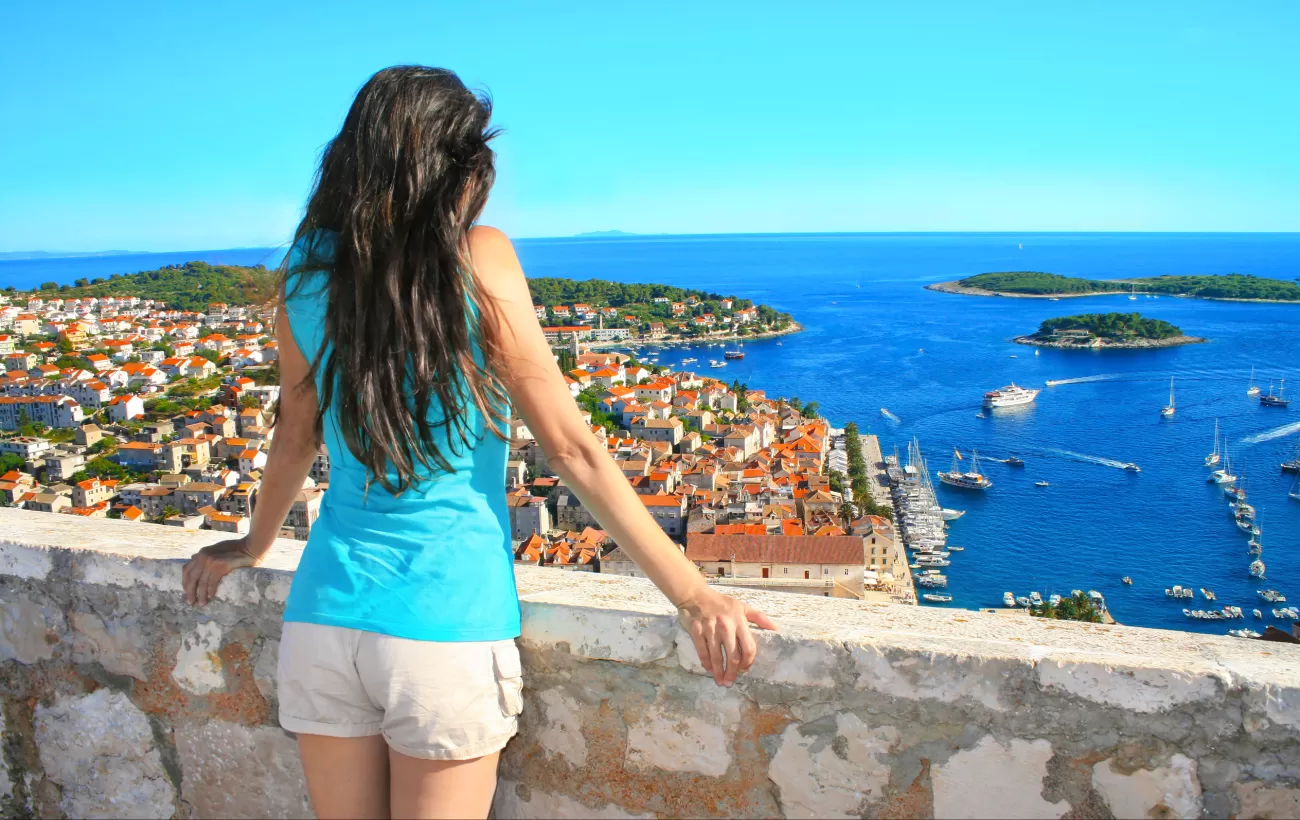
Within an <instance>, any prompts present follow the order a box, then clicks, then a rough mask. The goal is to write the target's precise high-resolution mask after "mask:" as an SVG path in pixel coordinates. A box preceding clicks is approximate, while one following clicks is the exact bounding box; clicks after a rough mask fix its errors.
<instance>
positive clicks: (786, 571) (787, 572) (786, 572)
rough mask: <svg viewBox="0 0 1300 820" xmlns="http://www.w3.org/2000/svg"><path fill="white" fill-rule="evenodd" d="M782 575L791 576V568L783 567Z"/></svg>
mask: <svg viewBox="0 0 1300 820" xmlns="http://www.w3.org/2000/svg"><path fill="white" fill-rule="evenodd" d="M781 574H782V575H789V574H790V568H789V567H781Z"/></svg>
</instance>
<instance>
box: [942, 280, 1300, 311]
mask: <svg viewBox="0 0 1300 820" xmlns="http://www.w3.org/2000/svg"><path fill="white" fill-rule="evenodd" d="M1115 281H1116V282H1125V281H1128V280H1124V279H1116V280H1115ZM1131 284H1137V283H1131ZM923 287H924V288H925V289H926V290H932V291H934V292H935V293H954V294H957V295H958V296H1001V297H1004V298H1007V299H1047V300H1052V299H1082V298H1085V297H1089V296H1126V295H1128V292H1127V291H1123V290H1096V291H1089V292H1088V293H1012V292H1011V291H1005V290H985V289H984V288H971V287H966V286H965V285H963V284H961V281H960V280H953V281H951V282H932V283H931V284H928V285H924V286H923ZM1137 295H1138V296H1156V297H1160V296H1166V297H1168V298H1170V299H1200V300H1201V301H1204V302H1245V303H1247V304H1252V305H1300V301H1296V300H1293V299H1241V298H1238V297H1233V296H1195V295H1193V294H1187V293H1156V292H1153V291H1146V290H1139V291H1137Z"/></svg>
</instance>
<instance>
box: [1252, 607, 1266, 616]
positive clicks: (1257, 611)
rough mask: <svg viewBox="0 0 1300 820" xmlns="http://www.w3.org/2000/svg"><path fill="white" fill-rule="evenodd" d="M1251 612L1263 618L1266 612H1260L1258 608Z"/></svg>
mask: <svg viewBox="0 0 1300 820" xmlns="http://www.w3.org/2000/svg"><path fill="white" fill-rule="evenodd" d="M1250 614H1252V615H1254V616H1255V617H1256V618H1263V617H1264V613H1263V612H1260V611H1259V610H1258V609H1252V610H1251V611H1250Z"/></svg>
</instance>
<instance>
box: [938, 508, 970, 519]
mask: <svg viewBox="0 0 1300 820" xmlns="http://www.w3.org/2000/svg"><path fill="white" fill-rule="evenodd" d="M965 514H966V511H965V510H948V509H944V510H940V511H939V515H940V516H942V517H943V520H944V521H956V520H957V519H958V518H961V517H962V516H963V515H965Z"/></svg>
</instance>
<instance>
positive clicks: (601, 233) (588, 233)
mask: <svg viewBox="0 0 1300 820" xmlns="http://www.w3.org/2000/svg"><path fill="white" fill-rule="evenodd" d="M574 236H584V237H585V236H639V234H635V233H632V232H630V231H615V230H610V231H583V232H582V233H576V234H574Z"/></svg>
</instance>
